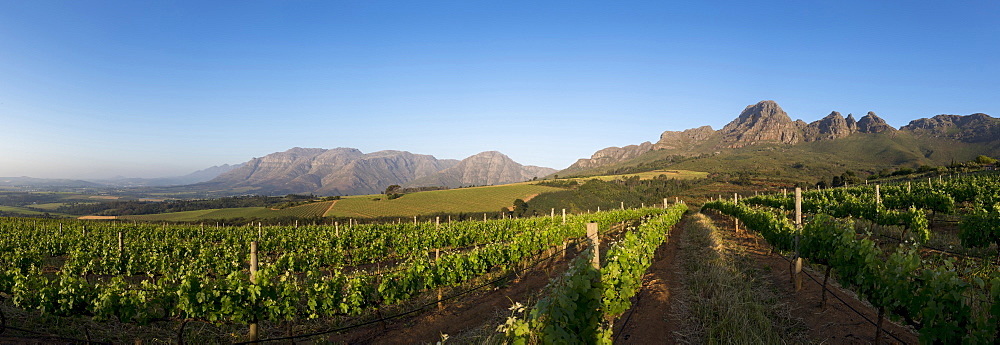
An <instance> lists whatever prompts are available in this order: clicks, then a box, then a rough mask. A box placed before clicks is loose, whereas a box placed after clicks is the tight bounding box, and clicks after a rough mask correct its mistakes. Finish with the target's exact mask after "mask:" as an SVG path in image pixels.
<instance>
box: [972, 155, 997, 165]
mask: <svg viewBox="0 0 1000 345" xmlns="http://www.w3.org/2000/svg"><path fill="white" fill-rule="evenodd" d="M972 161H973V162H976V164H981V165H987V164H996V163H997V160H996V159H995V158H992V157H988V156H984V155H979V156H978V157H976V159H973V160H972Z"/></svg>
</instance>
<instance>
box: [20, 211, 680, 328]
mask: <svg viewBox="0 0 1000 345" xmlns="http://www.w3.org/2000/svg"><path fill="white" fill-rule="evenodd" d="M685 209H686V208H685V207H684V206H683V204H680V205H678V206H675V207H672V208H669V209H662V208H644V209H628V210H625V209H623V210H615V211H606V212H599V213H594V214H582V215H568V216H566V217H562V216H559V217H536V218H525V219H503V220H491V221H466V222H454V223H447V222H446V223H405V222H404V223H401V224H376V225H341V224H333V225H330V224H327V225H303V226H295V227H291V226H284V227H281V226H263V225H257V224H247V225H245V226H241V227H217V226H204V225H169V226H168V225H162V224H161V225H156V224H148V223H124V222H100V223H94V222H86V221H64V220H63V221H60V220H44V219H26V218H5V219H3V220H2V221H0V232H2V233H3V234H4V236H3V237H2V238H0V262H3V263H4V265H3V267H2V270H0V296H4V297H5V299H7V301H6V302H5V303H10V304H12V305H13V306H15V307H17V308H20V309H23V310H36V311H38V312H40V313H41V314H42V315H51V316H57V317H81V316H83V317H88V318H92V319H93V320H96V321H115V322H121V323H126V324H136V325H148V324H154V323H181V326H180V327H181V331H180V332H179V333H178V334H184V332H183V324H186V323H188V322H192V321H194V322H200V323H205V324H210V325H215V326H217V327H221V328H225V329H235V330H237V331H234V332H230V333H228V334H225V335H224V336H223V337H221V338H215V339H214V340H213V341H217V342H219V341H221V342H233V341H241V340H245V339H247V337H248V336H249V335H248V333H247V332H249V333H256V332H257V331H253V330H251V331H247V330H246V328H245V327H247V326H246V325H254V326H251V329H256V327H257V326H256V325H257V324H267V325H280V324H283V323H289V322H300V323H309V322H310V320H327V321H330V320H332V321H330V325H331V326H329V327H328V328H336V327H335V326H333V325H339V326H343V325H341V324H339V323H338V321H337V320H339V319H343V320H362V319H364V318H366V317H375V316H373V315H375V314H379V311H380V310H383V309H384V310H389V309H391V308H392V307H393V306H405V305H408V304H411V303H410V302H411V300H414V299H415V298H419V297H420V296H425V295H427V294H428V292H432V291H434V290H436V289H441V288H448V287H460V286H465V285H467V284H470V283H472V282H476V281H479V280H482V279H484V277H489V276H492V275H496V274H502V273H503V272H507V271H511V270H514V269H515V268H517V267H520V266H521V265H523V264H524V263H525V262H526V261H530V260H532V259H534V258H536V257H537V256H539V255H541V254H542V253H544V252H548V251H553V250H562V251H567V250H573V249H572V248H580V247H581V246H582V247H583V248H586V247H587V245H586V243H587V242H585V241H580V240H579V239H580V238H581V237H582V236H583V235H584V234H585V231H584V229H585V227H584V224H585V223H596V224H597V226H598V227H599V228H600V229H602V233H603V232H605V231H608V230H609V229H611V228H612V227H613V226H614V227H615V228H618V229H619V232H621V231H625V230H620V229H621V226H616V224H622V223H623V222H626V223H629V224H630V223H632V222H637V221H639V222H641V223H642V224H643V225H642V226H641V227H640V228H639V230H638V233H639V235H636V234H635V233H634V231H633V232H628V233H627V234H626V235H624V240H623V241H622V242H620V243H619V244H616V245H615V246H613V248H612V249H611V252H610V253H609V257H610V258H611V259H609V260H610V261H611V262H613V263H609V265H613V267H615V270H616V272H617V270H621V271H623V272H632V273H631V275H625V274H623V275H622V277H623V278H622V281H623V283H622V285H623V287H627V288H630V289H633V290H634V289H635V288H636V286H635V285H636V284H637V280H636V279H635V277H634V275H635V272H638V274H640V275H641V270H640V271H636V270H637V269H639V268H638V266H636V265H639V264H641V262H642V260H640V259H639V258H638V255H639V254H638V253H635V252H632V250H637V249H636V248H638V247H637V246H638V244H637V243H639V242H642V243H647V244H646V245H645V246H646V247H645V249H643V250H644V251H645V252H648V250H649V248H655V245H653V244H648V243H652V242H647V241H653V240H658V239H654V237H655V236H656V235H655V234H653V233H652V232H651V231H650V230H649V229H651V228H650V227H653V226H655V227H657V229H662V228H664V227H669V225H671V224H672V223H673V222H676V221H677V220H678V219H679V218H680V215H681V214H682V213H683V212H684V210H685ZM604 235H605V236H607V235H610V234H604ZM637 236H638V237H637ZM661 236H662V232H661ZM567 245H569V246H568V247H567ZM584 253H589V251H586V252H584ZM585 255H586V254H584V256H585ZM645 255H647V256H648V253H646V254H645ZM584 256H581V257H584ZM646 261H648V259H646ZM617 275H618V274H617V273H614V274H612V275H611V277H615V276H617ZM624 277H628V278H624ZM439 291H440V290H439ZM622 291H625V290H622ZM430 294H431V295H433V293H430ZM606 297H607V298H612V297H613V296H606ZM438 298H440V292H439V295H438ZM617 298H618V299H619V300H617V301H616V302H614V303H617V304H619V305H620V304H622V303H623V302H621V301H620V299H621V298H625V299H627V295H626V296H624V297H617ZM609 303H610V302H609ZM241 327H243V328H242V329H243V331H238V330H239V329H241ZM320 333H322V332H320ZM250 337H256V335H253V336H250ZM118 340H119V341H121V339H118ZM176 341H183V337H181V338H179V339H176Z"/></svg>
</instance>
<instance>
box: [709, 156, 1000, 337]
mask: <svg viewBox="0 0 1000 345" xmlns="http://www.w3.org/2000/svg"><path fill="white" fill-rule="evenodd" d="M998 193H1000V178H998V177H997V175H983V176H968V177H962V178H954V179H951V178H949V179H944V178H939V179H928V180H927V181H920V182H912V181H910V182H903V183H897V184H893V185H881V186H878V185H870V186H854V187H850V188H838V189H830V190H814V191H808V192H805V193H802V199H801V205H800V206H799V207H800V208H801V211H802V212H804V213H805V214H804V215H803V217H804V218H805V220H804V221H803V222H802V225H801V227H797V226H796V224H795V222H794V221H793V220H790V218H793V215H794V213H793V212H792V211H793V210H795V209H796V204H795V198H794V197H793V196H791V195H788V194H787V193H782V194H777V195H761V196H753V197H747V198H744V199H739V198H735V199H736V200H735V202H733V201H723V200H716V201H711V202H708V203H706V204H705V205H704V209H712V210H717V211H718V212H721V213H722V214H726V215H729V216H732V217H734V218H736V219H738V220H739V221H740V222H742V223H744V224H745V226H746V227H747V228H749V229H752V230H754V231H756V232H758V233H759V234H760V235H761V236H762V237H763V238H764V239H766V240H767V241H768V242H769V243H771V244H772V245H773V246H774V247H775V248H776V249H778V250H780V251H783V252H785V253H788V254H789V255H791V256H793V257H800V258H803V259H806V260H807V261H808V262H811V263H813V264H816V265H819V266H821V267H825V268H826V277H827V278H828V277H830V275H831V273H832V274H833V275H835V277H836V279H837V280H838V281H839V282H840V283H841V284H842V285H844V286H848V287H851V288H852V289H853V290H854V291H856V292H857V294H858V295H859V296H861V297H863V298H864V299H865V300H867V301H868V302H869V303H871V305H873V306H874V307H875V308H876V309H877V310H878V311H879V322H880V323H881V321H882V320H881V318H882V317H883V315H885V317H886V318H893V319H898V320H900V321H902V322H904V323H905V324H908V325H910V326H912V327H914V328H915V329H916V330H917V331H918V332H919V334H920V341H921V342H922V343H946V344H958V343H969V344H992V343H995V341H997V340H998V339H1000V338H998V324H1000V269H998V264H1000V255H998V253H997V246H996V244H997V243H998V241H997V239H998V234H1000V233H998V231H997V230H998V228H1000V217H998V210H997V206H998V204H997V202H998V201H1000V194H998ZM956 223H957V231H955V229H954V228H955V224H956ZM932 224H934V225H936V226H932ZM825 281H826V280H825V279H824V284H825Z"/></svg>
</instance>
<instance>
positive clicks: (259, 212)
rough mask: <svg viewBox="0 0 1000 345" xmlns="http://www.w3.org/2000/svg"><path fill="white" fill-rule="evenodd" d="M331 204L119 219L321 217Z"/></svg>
mask: <svg viewBox="0 0 1000 345" xmlns="http://www.w3.org/2000/svg"><path fill="white" fill-rule="evenodd" d="M331 203H333V201H323V202H316V203H311V204H306V205H302V206H295V207H289V208H285V209H280V210H273V209H270V208H267V207H237V208H221V209H210V210H197V211H184V212H171V213H158V214H144V215H134V216H121V217H119V218H120V219H134V220H147V221H197V220H203V219H230V218H279V217H302V218H305V217H322V216H323V213H325V212H326V211H327V209H329V208H330V204H331Z"/></svg>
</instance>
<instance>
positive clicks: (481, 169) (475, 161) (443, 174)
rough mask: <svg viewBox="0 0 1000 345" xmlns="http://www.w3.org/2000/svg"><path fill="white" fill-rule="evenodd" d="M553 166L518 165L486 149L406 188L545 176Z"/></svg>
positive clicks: (511, 181)
mask: <svg viewBox="0 0 1000 345" xmlns="http://www.w3.org/2000/svg"><path fill="white" fill-rule="evenodd" d="M555 172H556V170H555V169H551V168H543V167H537V166H532V165H521V164H519V163H517V162H515V161H514V160H513V159H511V158H510V157H508V156H507V155H505V154H503V153H500V152H497V151H485V152H480V153H477V154H475V155H472V156H469V157H468V158H466V159H463V160H462V161H461V162H459V163H458V164H456V165H455V166H453V167H450V168H447V169H444V170H441V171H439V172H437V173H435V174H431V175H429V176H426V177H422V178H419V179H415V180H413V181H410V182H408V183H406V186H408V187H431V186H435V187H436V186H443V187H451V188H455V187H461V186H474V185H475V186H480V185H497V184H506V183H515V182H523V181H527V180H531V179H532V178H535V177H539V178H540V177H545V176H546V175H549V174H552V173H555Z"/></svg>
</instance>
